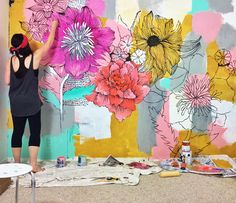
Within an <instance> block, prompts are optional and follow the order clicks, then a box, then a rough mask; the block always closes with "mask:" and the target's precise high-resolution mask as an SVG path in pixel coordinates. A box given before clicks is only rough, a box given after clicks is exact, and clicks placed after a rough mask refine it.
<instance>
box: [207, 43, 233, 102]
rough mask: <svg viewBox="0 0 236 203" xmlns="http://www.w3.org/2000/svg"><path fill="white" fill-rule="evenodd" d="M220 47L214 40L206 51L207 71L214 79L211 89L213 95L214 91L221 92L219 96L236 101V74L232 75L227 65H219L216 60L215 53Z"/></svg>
mask: <svg viewBox="0 0 236 203" xmlns="http://www.w3.org/2000/svg"><path fill="white" fill-rule="evenodd" d="M218 49H219V47H218V45H217V43H216V42H212V43H210V44H209V45H208V47H207V49H206V52H207V55H208V58H207V72H208V73H209V77H210V78H211V79H212V80H211V83H212V85H213V86H214V88H212V89H211V91H210V93H211V95H213V94H214V91H216V90H217V92H219V93H220V94H219V96H218V98H220V99H222V100H226V101H230V102H232V101H235V98H234V96H235V93H234V91H235V90H236V87H235V76H230V71H229V69H227V67H224V66H218V63H217V61H216V60H215V53H216V52H217V51H218Z"/></svg>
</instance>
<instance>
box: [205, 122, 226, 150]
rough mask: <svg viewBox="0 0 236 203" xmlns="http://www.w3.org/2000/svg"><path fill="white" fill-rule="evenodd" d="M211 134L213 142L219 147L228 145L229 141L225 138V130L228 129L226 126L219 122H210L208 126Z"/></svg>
mask: <svg viewBox="0 0 236 203" xmlns="http://www.w3.org/2000/svg"><path fill="white" fill-rule="evenodd" d="M208 130H209V132H210V133H209V136H210V137H211V140H212V144H214V145H216V146H217V147H219V148H220V147H224V146H226V145H228V143H227V142H226V141H225V140H224V132H225V131H226V129H225V128H222V127H221V126H219V125H217V124H212V123H211V124H210V125H209V126H208Z"/></svg>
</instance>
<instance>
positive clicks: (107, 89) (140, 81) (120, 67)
mask: <svg viewBox="0 0 236 203" xmlns="http://www.w3.org/2000/svg"><path fill="white" fill-rule="evenodd" d="M91 81H92V82H93V83H94V84H95V86H96V87H95V89H94V91H93V93H92V94H91V95H88V96H86V99H87V100H88V101H92V102H93V103H94V104H96V105H98V106H106V107H107V108H108V109H109V110H110V111H111V112H114V113H115V116H116V118H117V119H118V120H120V121H121V120H123V119H125V118H126V117H128V116H129V115H130V114H131V113H132V111H134V110H135V109H136V106H135V105H136V104H138V103H140V102H141V101H142V100H143V99H144V97H145V96H146V95H147V93H148V92H149V90H150V88H149V86H148V84H149V81H150V76H149V75H148V74H146V73H139V72H138V67H137V65H136V64H134V63H133V62H131V61H126V62H124V61H122V60H120V61H115V62H111V63H110V64H109V65H108V66H105V67H103V68H101V69H100V71H99V72H98V73H97V74H96V76H94V77H92V78H91Z"/></svg>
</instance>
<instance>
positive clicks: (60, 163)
mask: <svg viewBox="0 0 236 203" xmlns="http://www.w3.org/2000/svg"><path fill="white" fill-rule="evenodd" d="M65 165H66V157H64V156H59V157H57V165H56V167H57V168H62V167H64V166H65Z"/></svg>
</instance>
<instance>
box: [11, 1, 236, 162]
mask: <svg viewBox="0 0 236 203" xmlns="http://www.w3.org/2000/svg"><path fill="white" fill-rule="evenodd" d="M177 1H178V0H165V1H164V0H155V1H154V0H152V1H150V0H149V1H144V0H131V1H125V0H119V1H114V0H106V1H103V0H99V1H98V0H96V1H95V0H83V1H80V0H68V1H67V0H56V1H51V0H49V1H44V0H37V1H34V0H25V1H20V0H16V1H15V3H14V4H13V6H12V7H11V10H10V22H11V26H10V37H11V35H12V34H13V33H15V32H23V33H26V34H27V35H28V36H29V37H30V38H31V39H32V40H31V46H32V47H33V48H36V47H38V46H40V45H41V43H43V42H44V41H45V40H46V39H47V36H48V29H49V25H50V22H51V19H52V18H53V17H56V18H58V19H59V24H60V26H59V27H58V30H57V35H56V39H55V42H54V44H53V47H52V49H51V50H50V52H49V53H48V55H47V57H45V59H44V60H43V63H44V67H45V68H44V69H42V70H41V74H40V75H41V76H40V95H41V98H42V100H43V101H44V106H43V108H42V146H41V150H40V158H42V159H54V158H56V156H59V155H66V156H67V157H73V156H77V155H79V154H85V155H88V156H93V157H104V156H108V155H109V154H112V155H113V156H116V157H138V156H153V157H156V158H166V157H170V156H178V152H179V149H180V146H181V143H182V141H183V140H189V141H190V143H191V148H192V150H193V154H194V155H197V154H221V153H223V154H228V155H230V156H234V157H235V156H236V151H235V146H236V126H235V125H234V119H235V111H236V106H235V99H236V98H235V95H236V94H235V91H236V84H235V75H236V74H235V72H236V62H235V61H236V46H235V45H236V30H235V29H236V24H235V21H234V20H233V19H235V8H236V1H235V0H227V1H217V0H183V1H181V2H179V1H178V2H177ZM15 13H17V14H18V15H14V14H15ZM55 13H57V15H56V14H55ZM58 13H60V14H58ZM62 13H64V14H62ZM11 132H12V123H11V121H10V119H9V123H8V135H9V139H8V140H9V142H10V137H11ZM27 137H28V132H27V131H26V136H25V144H26V142H27V139H28V138H27ZM25 148H26V147H25ZM24 155H25V156H27V153H26V152H25V154H24ZM9 156H10V148H9Z"/></svg>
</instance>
